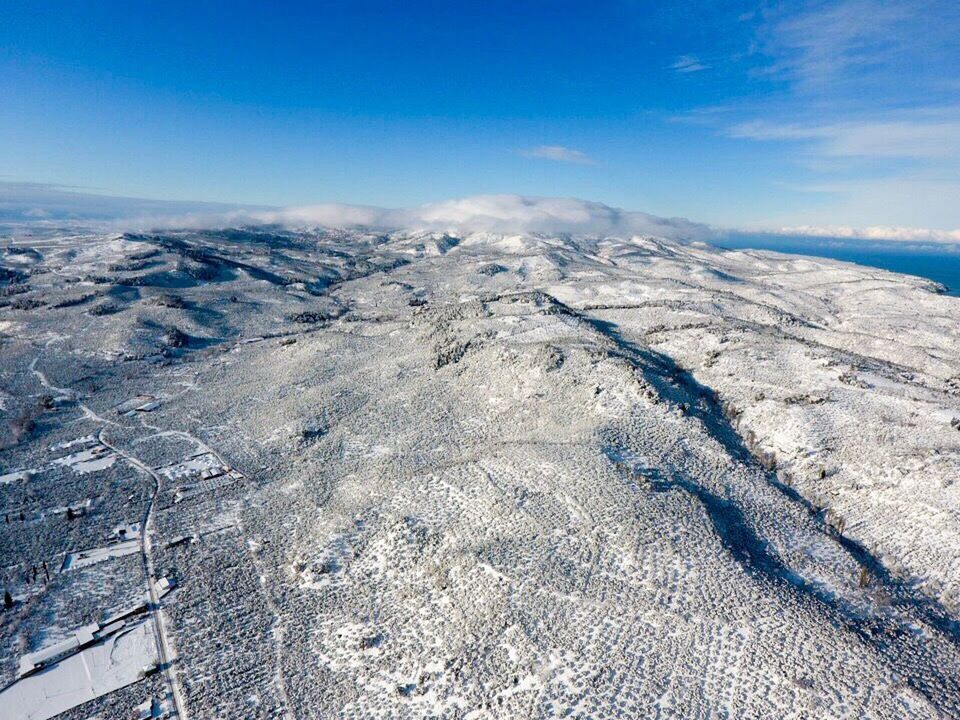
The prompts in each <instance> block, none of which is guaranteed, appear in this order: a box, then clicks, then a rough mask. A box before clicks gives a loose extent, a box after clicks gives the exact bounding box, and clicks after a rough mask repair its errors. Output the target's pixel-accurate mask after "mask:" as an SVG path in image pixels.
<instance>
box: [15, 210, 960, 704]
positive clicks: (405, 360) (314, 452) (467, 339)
mask: <svg viewBox="0 0 960 720" xmlns="http://www.w3.org/2000/svg"><path fill="white" fill-rule="evenodd" d="M504 202H505V201H504V200H503V198H500V199H495V200H490V201H489V202H488V203H487V204H486V205H485V204H484V203H483V202H478V201H474V202H473V203H472V204H470V205H469V206H468V207H467V206H458V207H454V206H449V207H443V208H434V209H433V210H430V209H421V210H420V211H418V214H417V216H416V219H415V220H411V219H410V217H409V216H404V217H402V218H401V217H399V216H377V218H379V220H378V219H377V218H373V217H367V216H366V215H363V216H359V215H358V216H354V220H353V221H351V222H363V223H366V224H368V225H380V224H387V225H389V224H398V223H400V222H401V221H403V222H404V223H405V224H410V225H417V226H418V227H422V226H424V225H429V227H428V228H427V229H420V230H404V231H386V230H380V229H377V230H371V229H368V230H361V229H349V230H323V229H301V230H296V231H294V230H288V229H282V228H281V227H280V226H262V225H261V226H256V227H248V228H245V229H239V230H236V229H228V230H209V231H176V232H174V231H170V232H161V233H147V234H128V235H109V236H108V235H94V234H85V233H78V234H76V235H73V236H64V235H63V234H58V233H52V234H49V236H48V237H45V238H34V239H32V240H25V241H24V243H21V244H17V245H15V246H12V247H9V248H7V250H6V251H5V254H4V255H3V257H2V259H0V264H2V266H3V267H4V271H3V272H4V282H5V285H4V287H5V288H6V291H5V296H4V297H3V298H2V300H3V303H4V307H3V308H2V309H0V332H2V333H3V339H2V345H0V352H2V353H3V356H4V360H5V362H4V363H3V369H2V373H3V375H2V377H0V380H2V390H3V395H0V400H2V410H0V412H2V413H3V414H4V416H5V419H6V420H7V421H8V422H7V425H8V427H7V429H6V431H5V432H6V437H5V438H4V442H5V444H6V449H5V450H3V452H2V455H0V462H2V469H0V476H2V478H0V513H3V514H5V515H6V516H7V517H8V518H9V523H7V524H5V525H3V528H4V532H3V533H2V534H0V537H2V539H0V561H2V562H0V568H2V570H0V583H2V584H3V585H4V586H5V587H9V588H11V590H12V593H13V595H14V596H15V597H16V599H17V603H16V604H15V606H14V608H12V609H10V610H7V611H5V614H4V615H3V616H2V617H3V618H4V622H3V623H2V624H0V654H2V657H0V668H2V671H3V677H4V679H5V680H7V681H13V680H14V679H15V670H16V667H17V663H18V662H20V658H21V657H22V655H23V654H24V653H27V652H31V651H35V650H37V649H41V648H42V647H44V646H47V645H49V644H51V643H53V642H56V641H58V640H60V639H62V638H63V637H67V636H68V635H69V632H71V631H73V630H75V629H76V628H80V627H82V626H84V625H85V624H87V623H89V622H91V621H93V620H98V619H102V618H103V617H104V616H106V615H109V614H110V612H108V611H116V609H117V608H122V607H125V606H128V605H130V602H129V601H130V599H131V598H132V597H133V598H135V597H136V596H137V594H138V593H142V592H143V591H144V590H146V589H147V588H149V587H153V585H150V584H149V583H154V582H155V581H157V580H158V579H159V578H160V577H166V578H169V579H170V580H171V581H173V582H175V589H174V590H173V591H172V592H169V593H167V594H166V595H165V596H164V598H163V600H162V610H161V611H160V612H158V613H156V617H154V618H153V619H152V620H153V622H154V624H155V626H156V628H157V631H156V633H155V634H156V635H157V638H158V639H157V642H158V656H160V657H162V656H163V655H164V654H170V655H173V656H175V661H173V662H172V663H169V664H164V663H162V662H161V663H159V665H160V668H159V672H157V673H156V674H153V675H148V677H147V678H146V679H144V680H142V681H140V682H134V683H133V684H130V685H127V686H126V687H124V688H122V689H119V690H116V691H115V692H113V693H112V694H109V695H105V696H103V697H101V698H99V699H97V700H93V701H92V702H89V703H87V704H85V705H83V706H81V707H78V708H76V709H75V710H74V711H71V712H72V713H73V714H72V715H68V717H78V718H79V717H88V716H91V715H95V714H97V713H101V714H103V713H104V712H105V711H104V708H107V707H110V708H118V707H127V706H128V707H129V708H131V709H132V708H134V707H135V706H137V705H138V704H140V703H142V702H144V701H146V702H147V703H148V705H149V703H150V701H151V699H152V700H154V701H155V705H156V706H157V707H162V708H165V709H166V710H169V711H171V712H177V713H179V714H182V715H184V716H192V717H196V718H200V717H297V718H306V717H317V718H328V717H354V718H370V717H383V718H394V717H411V718H414V717H416V718H419V717H430V716H436V717H451V718H454V717H460V718H531V717H598V718H599V717H625V718H628V717H683V718H687V717H755V718H769V717H784V718H786V717H794V718H819V717H847V718H860V717H877V718H901V717H929V718H935V717H960V681H958V677H960V673H958V668H960V630H958V626H957V622H956V621H957V618H958V616H960V487H958V484H957V483H956V478H957V476H958V469H960V430H958V426H960V419H958V418H960V353H958V350H960V348H958V344H960V330H958V327H960V323H958V320H960V301H958V300H957V299H956V298H950V297H946V296H943V295H940V294H938V293H937V292H936V290H937V288H936V287H935V286H934V285H933V284H932V283H930V282H928V281H924V280H920V279H918V278H911V277H906V276H899V275H894V274H891V273H887V272H884V271H880V270H874V269H866V268H861V267H856V266H853V265H848V264H844V263H839V262H832V261H827V260H815V259H811V258H800V257H790V256H785V255H777V254H775V253H768V252H724V251H719V250H716V249H714V248H711V247H709V246H706V245H703V244H702V243H699V242H695V241H694V242H691V241H690V234H689V232H685V231H686V230H690V228H687V227H686V226H684V225H683V224H682V223H680V221H673V222H672V224H671V222H666V223H665V221H660V220H657V219H655V218H653V219H651V218H649V216H644V217H639V215H637V216H634V217H630V218H623V217H621V216H618V215H613V216H609V215H607V214H606V211H604V210H602V208H601V209H598V208H588V210H589V212H587V214H586V215H578V214H577V213H578V212H581V211H582V210H583V207H580V206H576V207H575V206H573V205H564V204H563V201H559V203H560V204H557V205H556V206H550V207H546V206H543V205H542V204H539V203H533V205H531V206H524V207H523V208H520V209H517V208H514V209H513V210H511V211H510V212H511V213H512V214H513V215H516V214H517V213H521V214H522V213H526V215H525V216H524V217H525V218H526V220H525V222H524V228H525V229H524V231H523V232H520V233H514V232H508V231H507V228H506V226H505V225H504V223H506V222H507V220H505V219H504V218H503V217H498V216H497V213H498V212H500V211H501V209H502V208H503V206H504ZM521 204H522V203H521ZM608 210H609V208H608ZM330 212H333V211H332V210H331V209H330V208H327V209H325V210H322V211H317V210H313V211H310V212H307V211H301V214H300V215H298V216H290V215H288V216H285V217H273V218H262V219H264V220H266V219H272V220H276V221H278V222H279V221H283V222H286V223H293V224H310V223H314V222H320V221H326V222H332V221H333V220H332V219H331V218H330V217H328V216H326V215H324V214H323V213H330ZM337 212H342V208H338V209H337ZM431 212H433V213H434V214H433V215H431ZM318 213H319V214H318ZM511 216H512V215H511ZM384 217H386V219H384ZM577 217H580V218H581V220H580V221H577V220H576V218H577ZM598 217H599V218H601V220H600V222H601V225H599V226H598V225H597V224H596V223H597V222H598V220H597V218H598ZM604 217H606V219H605V220H604V219H603V218H604ZM431 218H432V219H431ZM558 218H559V220H558ZM340 219H341V220H342V219H343V218H342V217H341V218H340ZM564 219H565V220H566V222H567V223H571V222H572V223H573V226H574V227H575V229H577V230H579V231H580V232H579V233H577V232H574V233H572V234H571V233H560V232H557V231H556V228H555V227H554V226H553V225H552V223H555V222H561V221H563V220H564ZM374 220H376V222H374ZM578 222H579V224H578ZM604 222H605V223H608V225H607V226H604V225H603V224H602V223H604ZM651 224H652V226H655V227H659V228H670V227H672V228H673V231H670V232H667V231H666V230H665V231H663V232H657V233H656V236H655V235H654V234H653V230H645V229H644V228H646V227H647V225H651ZM636 233H639V234H636ZM665 234H670V235H673V236H674V237H675V239H667V238H665V237H662V236H663V235H665ZM608 235H614V236H616V237H608ZM694 235H695V237H694V238H693V239H694V240H696V238H697V237H700V235H699V234H697V233H694ZM681 236H682V237H683V238H684V240H683V241H681V239H680V238H681ZM69 443H79V445H77V444H75V445H69ZM78 447H80V448H81V450H80V451H81V452H85V453H88V454H89V458H87V456H86V455H85V456H83V458H79V459H78V457H75V455H76V454H77V453H78V450H77V448H78ZM110 458H112V460H110ZM91 462H92V463H93V466H92V469H91V470H90V471H89V472H86V471H85V470H86V469H87V468H89V467H91V466H90V465H89V464H83V463H91ZM81 470H84V472H81ZM68 507H69V508H77V509H76V510H71V519H69V520H67V519H65V512H66V511H65V509H64V508H68ZM58 508H60V511H59V512H55V510H57V509H58ZM133 521H144V522H145V528H146V530H145V533H144V534H145V536H146V538H147V539H148V542H142V543H141V544H140V547H139V550H140V553H139V556H137V554H136V553H134V554H128V555H126V556H119V555H120V553H118V552H115V551H111V550H109V548H116V547H117V546H116V545H112V544H111V543H112V542H114V541H116V539H117V535H116V532H115V530H116V528H117V527H118V526H121V523H123V522H126V523H129V522H133ZM137 532H138V533H139V529H138V530H137ZM111 533H113V535H111ZM111 538H113V539H112V540H111ZM127 542H128V543H129V541H127ZM99 546H105V547H107V548H108V550H107V551H106V552H104V553H99V554H96V555H87V556H84V557H89V556H96V557H100V556H104V557H106V558H107V559H105V560H104V561H103V562H100V563H96V564H91V565H89V566H84V567H79V568H75V569H65V570H62V571H57V570H54V568H60V567H62V566H64V564H63V562H62V561H63V558H64V556H65V555H66V554H67V553H71V552H74V551H77V550H85V549H91V548H98V547H99ZM123 547H124V548H126V546H123ZM131 547H132V546H131ZM42 561H43V562H46V563H47V566H46V567H47V568H49V569H51V570H53V572H52V573H51V577H50V578H49V580H47V579H46V578H44V577H43V574H42V571H41V573H40V577H39V578H37V577H34V576H33V575H32V573H31V567H38V566H40V563H41V562H42ZM8 619H9V620H8ZM46 672H47V673H48V677H49V678H50V679H49V682H51V683H53V684H54V686H55V685H56V683H57V675H56V672H57V669H56V666H55V667H53V668H51V669H50V670H47V671H46ZM128 674H129V673H128ZM17 717H28V715H26V714H21V715H18V716H17Z"/></svg>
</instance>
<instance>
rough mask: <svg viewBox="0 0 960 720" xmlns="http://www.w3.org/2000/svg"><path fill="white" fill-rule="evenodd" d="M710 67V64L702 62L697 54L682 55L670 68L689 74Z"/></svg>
mask: <svg viewBox="0 0 960 720" xmlns="http://www.w3.org/2000/svg"><path fill="white" fill-rule="evenodd" d="M709 67H710V66H709V65H705V64H704V63H702V62H700V60H699V59H698V58H697V57H696V56H695V55H681V56H680V57H678V58H677V60H676V62H675V63H673V65H671V66H670V68H669V69H670V70H675V71H676V72H678V73H683V74H687V73H695V72H700V71H701V70H707V69H708V68H709Z"/></svg>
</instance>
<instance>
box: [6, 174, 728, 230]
mask: <svg viewBox="0 0 960 720" xmlns="http://www.w3.org/2000/svg"><path fill="white" fill-rule="evenodd" d="M0 222H2V223H46V224H63V223H95V224H100V225H104V226H109V227H112V228H115V229H117V230H127V229H139V230H145V229H151V228H172V227H225V226H228V225H244V224H264V223H275V224H280V225H284V226H288V227H296V228H303V227H315V226H321V227H342V228H371V229H375V230H395V229H412V230H437V231H443V232H459V233H465V232H495V233H571V234H588V235H617V236H630V235H657V236H660V237H668V238H671V239H676V240H707V239H709V238H711V237H713V236H714V235H715V234H716V232H715V231H713V230H711V229H710V228H709V227H708V226H707V225H703V224H700V223H695V222H691V221H689V220H685V219H682V218H661V217H657V216H655V215H650V214H648V213H643V212H636V211H628V210H621V209H619V208H613V207H610V206H608V205H604V204H603V203H599V202H590V201H586V200H577V199H574V198H533V197H522V196H519V195H477V196H473V197H467V198H460V199H456V200H447V201H443V202H436V203H428V204H426V205H421V206H418V207H414V208H402V209H389V208H379V207H373V206H366V205H348V204H342V203H321V204H317V205H307V206H300V207H289V208H271V207H264V206H243V205H231V204H225V203H194V202H174V201H163V200H140V199H136V198H123V197H110V196H104V195H94V194H90V193H80V192H73V191H71V190H69V189H64V188H59V187H55V186H50V185H40V184H27V183H2V184H0Z"/></svg>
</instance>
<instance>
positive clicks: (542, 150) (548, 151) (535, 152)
mask: <svg viewBox="0 0 960 720" xmlns="http://www.w3.org/2000/svg"><path fill="white" fill-rule="evenodd" d="M520 154H521V155H523V156H524V157H529V158H539V159H541V160H554V161H556V162H566V163H575V164H577V165H596V164H597V163H596V160H594V159H593V158H592V157H590V156H589V155H587V154H586V153H585V152H583V151H581V150H574V149H573V148H568V147H564V146H563V145H539V146H537V147H535V148H529V149H527V150H521V151H520Z"/></svg>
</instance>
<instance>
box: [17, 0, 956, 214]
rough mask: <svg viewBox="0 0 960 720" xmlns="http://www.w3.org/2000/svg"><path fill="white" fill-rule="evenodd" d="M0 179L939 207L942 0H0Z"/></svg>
mask: <svg viewBox="0 0 960 720" xmlns="http://www.w3.org/2000/svg"><path fill="white" fill-rule="evenodd" d="M0 20H2V21H0V98H2V102H0V180H5V181H15V182H23V181H31V182H42V183H55V184H60V185H66V186H73V187H77V188H82V189H84V190H87V191H90V190H92V191H95V192H102V193H109V194H121V195H131V196H141V197H153V198H161V199H162V198H167V199H191V200H205V201H224V202H244V203H262V204H272V205H297V204H305V203H314V202H318V201H340V202H352V203H365V204H374V205H385V206H408V205H413V204H419V203H425V202H431V201H437V200H443V199H446V198H451V197H459V196H466V195H474V194H478V193H517V194H523V195H538V196H573V197H581V198H588V199H592V200H599V201H603V202H605V203H608V204H610V205H616V206H621V207H626V208H631V209H638V210H644V211H647V212H652V213H656V214H659V215H677V216H684V217H689V218H692V219H695V220H699V221H704V222H710V223H715V224H719V225H726V226H738V227H744V226H763V227H781V226H798V225H802V226H808V225H815V226H823V225H855V226H866V225H891V226H910V227H930V228H939V229H947V230H952V229H955V228H960V163H958V161H960V50H958V47H960V44H958V42H957V40H956V38H957V37H958V35H960V3H958V2H956V1H955V0H949V1H946V0H926V1H920V0H901V1H900V2H882V1H881V0H836V1H835V2H802V1H797V2H789V3H756V2H753V3H747V2H744V3H735V2H719V1H718V2H706V1H699V2H692V1H686V2H685V1H683V0H680V1H678V2H669V3H668V2H662V3H653V2H640V1H639V0H617V1H615V2H605V1H603V0H597V1H596V2H591V3H585V2H563V1H562V0H553V1H552V2H535V1H534V2H515V1H514V2H499V1H498V0H487V1H486V2H483V3H479V2H452V1H450V0H448V1H446V2H415V1H413V0H411V1H408V2H363V1H362V0H360V1H356V2H349V3H302V4H300V3H296V2H285V3H270V4H267V3H247V2H232V3H229V4H222V5H221V4H215V3H206V2H190V3H179V2H174V1H173V0H167V1H166V2H155V3H138V2H134V1H132V0H131V1H129V2H123V3H121V2H106V1H104V2H97V3H77V2H62V3H58V2H49V3H42V4H41V3H35V2H22V3H21V2H12V1H11V0H7V1H6V2H4V3H3V6H2V9H0Z"/></svg>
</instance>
